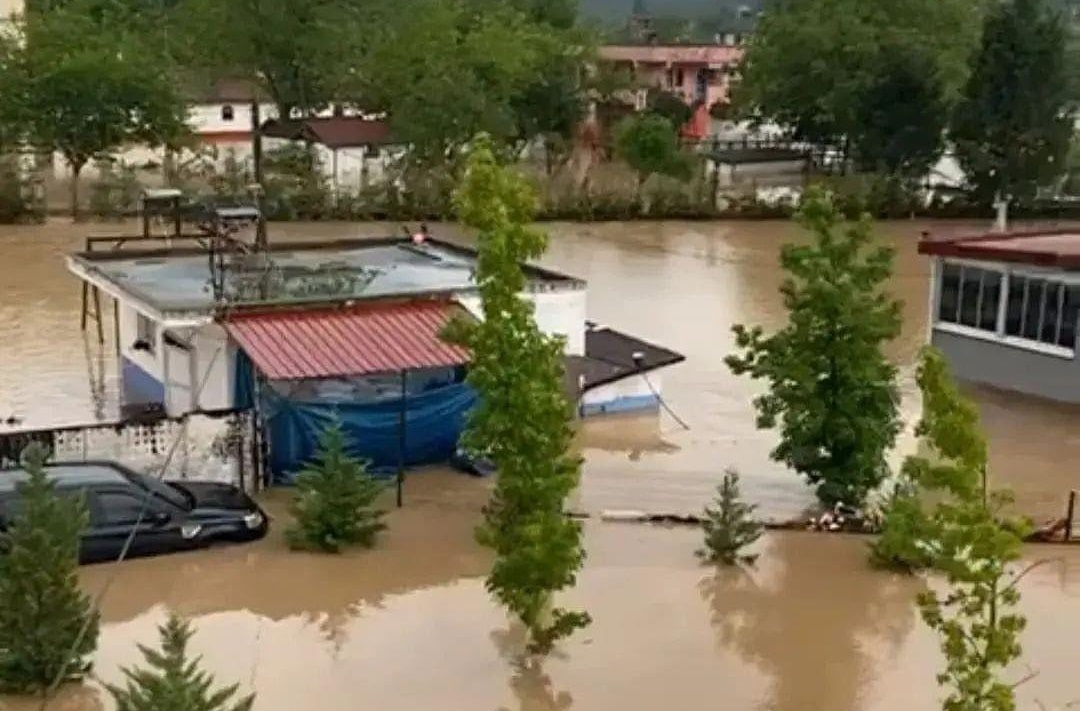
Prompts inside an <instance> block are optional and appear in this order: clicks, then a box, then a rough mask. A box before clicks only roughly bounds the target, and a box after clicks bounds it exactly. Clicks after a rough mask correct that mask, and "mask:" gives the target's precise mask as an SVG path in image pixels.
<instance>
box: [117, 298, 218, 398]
mask: <svg viewBox="0 0 1080 711" xmlns="http://www.w3.org/2000/svg"><path fill="white" fill-rule="evenodd" d="M138 322H139V312H138V311H136V310H135V308H134V307H133V306H131V305H130V304H126V303H123V302H121V304H120V309H119V320H118V324H119V338H120V341H119V345H120V378H121V390H122V393H123V395H122V399H123V401H124V404H129V405H133V404H147V403H149V402H160V403H168V404H169V409H170V412H169V414H170V415H179V414H183V412H187V411H191V410H223V409H227V408H230V407H232V406H233V373H234V369H235V365H236V350H235V347H233V346H232V345H230V343H229V340H228V338H227V335H226V333H225V329H223V328H222V327H221V326H219V325H218V324H209V325H206V326H202V327H199V328H178V329H171V332H172V333H173V334H175V336H176V337H177V338H178V339H179V340H181V341H183V342H186V343H188V344H190V345H191V350H190V351H189V355H188V356H187V358H186V359H185V358H184V356H183V354H182V352H180V351H178V350H176V349H171V350H170V353H169V355H168V363H166V360H167V356H166V352H165V351H166V348H167V347H166V345H165V341H164V334H165V332H166V328H165V326H164V325H163V324H162V323H160V322H156V321H154V322H153V330H154V334H153V338H152V339H151V346H152V351H151V352H147V351H144V350H137V349H136V348H135V347H134V346H135V342H136V341H137V340H139V325H138ZM178 369H180V371H182V372H176V371H177V370H178ZM170 370H172V371H174V372H169V371H170ZM204 378H205V381H206V382H205V384H204V385H203V386H202V389H201V392H200V387H199V386H200V384H202V381H203V379H204ZM172 381H181V382H184V383H185V384H186V385H188V386H189V387H190V392H191V395H190V396H185V397H183V398H178V397H175V395H176V393H174V392H171V390H172V388H171V386H170V385H169V383H170V382H172ZM178 399H182V400H183V402H184V403H185V406H184V407H183V408H177V406H176V404H177V401H178ZM188 403H189V404H188ZM181 410H182V411H181Z"/></svg>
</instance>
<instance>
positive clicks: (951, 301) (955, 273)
mask: <svg viewBox="0 0 1080 711" xmlns="http://www.w3.org/2000/svg"><path fill="white" fill-rule="evenodd" d="M943 266H944V268H943V269H942V270H941V294H940V296H939V297H938V320H939V321H945V322H946V323H956V317H957V308H958V307H959V306H960V266H959V265H957V264H945V265H943Z"/></svg>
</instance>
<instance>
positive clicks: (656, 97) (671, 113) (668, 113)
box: [648, 91, 694, 128]
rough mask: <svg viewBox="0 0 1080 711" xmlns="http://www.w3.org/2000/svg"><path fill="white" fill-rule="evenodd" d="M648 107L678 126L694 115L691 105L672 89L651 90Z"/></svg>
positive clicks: (652, 111)
mask: <svg viewBox="0 0 1080 711" xmlns="http://www.w3.org/2000/svg"><path fill="white" fill-rule="evenodd" d="M648 108H649V111H650V112H651V113H654V114H656V115H657V116H663V117H664V118H666V119H667V120H668V121H670V122H671V125H672V126H675V127H676V128H678V127H681V126H683V125H684V124H685V123H686V122H687V121H689V120H690V119H691V118H692V117H693V115H694V110H693V109H692V108H690V105H689V104H687V103H686V102H685V101H683V100H682V99H680V98H679V97H678V96H676V95H675V94H673V93H671V92H670V91H651V92H649V107H648Z"/></svg>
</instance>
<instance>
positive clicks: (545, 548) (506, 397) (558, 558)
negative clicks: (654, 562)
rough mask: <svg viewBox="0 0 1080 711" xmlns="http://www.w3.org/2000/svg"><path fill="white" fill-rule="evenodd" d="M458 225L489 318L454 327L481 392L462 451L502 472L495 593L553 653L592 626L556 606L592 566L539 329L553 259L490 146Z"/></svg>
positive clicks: (558, 344)
mask: <svg viewBox="0 0 1080 711" xmlns="http://www.w3.org/2000/svg"><path fill="white" fill-rule="evenodd" d="M454 201H455V206H456V208H457V212H458V217H459V219H460V220H461V222H463V223H464V224H466V225H468V226H469V227H472V228H474V229H476V230H477V231H478V232H479V238H478V250H477V251H478V257H477V267H476V283H477V284H478V285H479V288H480V298H481V306H482V309H483V320H481V321H471V320H470V321H463V320H458V321H455V322H453V323H451V324H450V327H449V328H448V329H447V333H446V336H447V338H448V339H449V340H451V341H453V342H455V343H459V344H461V345H464V346H467V347H468V348H469V350H470V351H471V352H472V364H471V366H470V369H469V376H468V382H469V384H470V385H472V386H473V387H474V388H476V391H477V392H478V393H479V394H480V402H479V404H478V405H477V407H476V408H475V409H474V410H473V411H472V413H471V414H470V416H469V421H468V427H467V428H466V431H465V434H464V440H463V445H464V446H465V447H466V448H468V449H470V450H472V451H477V452H485V453H486V454H487V456H488V457H490V459H491V461H492V463H493V464H494V466H495V468H496V469H497V470H498V472H499V476H498V479H497V480H496V484H495V491H494V493H493V494H492V497H491V501H490V502H489V503H488V505H487V506H486V507H485V509H484V521H483V523H482V524H481V526H480V528H479V530H478V531H477V537H478V539H479V540H480V542H481V543H482V544H483V545H485V546H487V547H489V548H491V549H492V550H494V551H495V562H494V563H493V565H492V569H491V573H490V575H488V578H487V589H488V591H489V592H490V593H491V594H492V595H494V596H495V598H496V599H498V600H499V602H500V603H502V604H503V605H505V606H506V607H507V608H508V609H509V610H510V611H511V612H512V613H513V614H514V616H515V617H516V618H517V619H518V621H519V622H520V623H521V624H522V625H523V626H524V627H525V628H526V630H527V632H528V638H529V641H528V647H529V651H530V652H533V653H536V654H546V653H548V652H549V651H551V649H552V647H553V646H554V645H555V643H556V642H558V641H559V640H560V639H562V638H563V637H566V636H568V635H570V634H571V633H573V632H574V630H576V629H578V628H580V627H584V626H585V625H587V624H588V623H589V621H590V618H589V615H588V614H587V613H585V612H578V611H570V610H565V609H562V608H559V607H557V606H556V604H555V594H556V593H557V592H559V591H560V590H562V589H564V588H567V587H570V586H572V585H573V584H574V582H575V580H576V578H577V571H578V570H579V569H580V568H581V566H582V563H583V561H584V559H585V551H584V549H583V547H582V545H581V533H582V532H581V525H580V524H579V523H578V522H577V521H573V520H571V519H569V518H567V516H566V515H565V514H564V512H563V508H564V505H565V501H566V497H567V496H569V495H570V492H572V491H573V490H574V487H575V486H577V483H578V478H579V476H580V473H581V460H580V459H579V458H578V457H577V456H575V455H574V454H573V453H572V452H571V451H570V448H571V444H572V441H573V437H574V431H573V429H572V427H571V422H570V415H571V408H570V404H569V403H568V402H567V400H566V396H565V395H564V394H563V391H562V377H563V340H562V339H561V338H557V337H552V336H549V335H547V334H545V333H544V332H543V331H541V330H540V329H539V328H538V327H537V325H536V319H535V318H534V316H533V306H532V304H531V303H530V302H529V301H527V300H525V299H523V298H521V292H523V291H524V290H525V288H526V278H525V273H524V271H523V269H522V266H521V265H522V263H523V262H527V261H529V260H532V259H536V258H537V257H539V256H541V255H542V254H543V253H544V248H545V246H546V244H547V238H546V236H545V235H544V234H543V233H541V232H539V231H537V230H535V229H533V228H532V227H531V226H530V224H529V223H530V222H531V221H532V219H533V215H534V212H535V197H534V196H533V193H532V191H531V189H530V187H529V185H528V183H527V182H526V181H525V179H524V178H523V177H521V176H520V175H518V174H516V173H515V172H514V171H513V170H511V169H508V168H505V167H503V166H501V165H499V163H498V162H497V160H496V158H495V155H494V152H493V150H492V146H491V142H490V141H489V140H487V139H485V138H483V137H481V138H479V139H478V140H477V141H476V145H475V147H474V149H473V151H472V153H471V155H470V156H469V162H468V167H467V168H466V171H465V178H464V180H463V181H462V183H461V185H459V186H458V189H457V191H456V193H455V195H454Z"/></svg>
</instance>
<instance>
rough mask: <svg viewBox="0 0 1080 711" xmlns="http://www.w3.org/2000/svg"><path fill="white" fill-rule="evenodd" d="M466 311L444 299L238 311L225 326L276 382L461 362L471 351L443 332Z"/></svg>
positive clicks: (436, 366)
mask: <svg viewBox="0 0 1080 711" xmlns="http://www.w3.org/2000/svg"><path fill="white" fill-rule="evenodd" d="M464 313H466V312H465V311H464V309H462V308H461V307H460V306H458V305H456V304H453V303H450V302H445V301H416V302H409V303H401V302H395V303H383V304H368V305H364V306H358V307H353V308H342V309H320V310H317V311H311V310H288V311H268V312H250V313H244V312H240V313H236V314H232V315H231V316H229V317H228V318H227V320H226V322H225V328H226V330H228V332H229V335H231V336H232V338H233V339H234V340H235V341H236V342H237V343H238V344H239V345H240V347H241V348H242V349H243V350H244V352H245V353H247V354H248V357H250V358H251V360H252V362H253V363H254V364H255V367H256V368H258V369H259V371H260V372H261V373H262V374H263V375H264V376H266V377H267V378H269V379H270V380H304V379H317V378H335V377H346V376H357V375H371V374H374V373H392V372H399V371H402V370H413V369H417V368H439V367H449V366H456V365H462V364H464V363H467V362H468V360H469V352H468V351H467V350H466V349H464V348H462V347H460V346H456V345H452V344H450V343H447V342H445V341H443V340H442V338H440V334H441V333H442V329H443V327H445V326H446V324H447V323H449V321H450V320H451V319H452V318H453V317H455V316H457V315H459V314H464Z"/></svg>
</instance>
